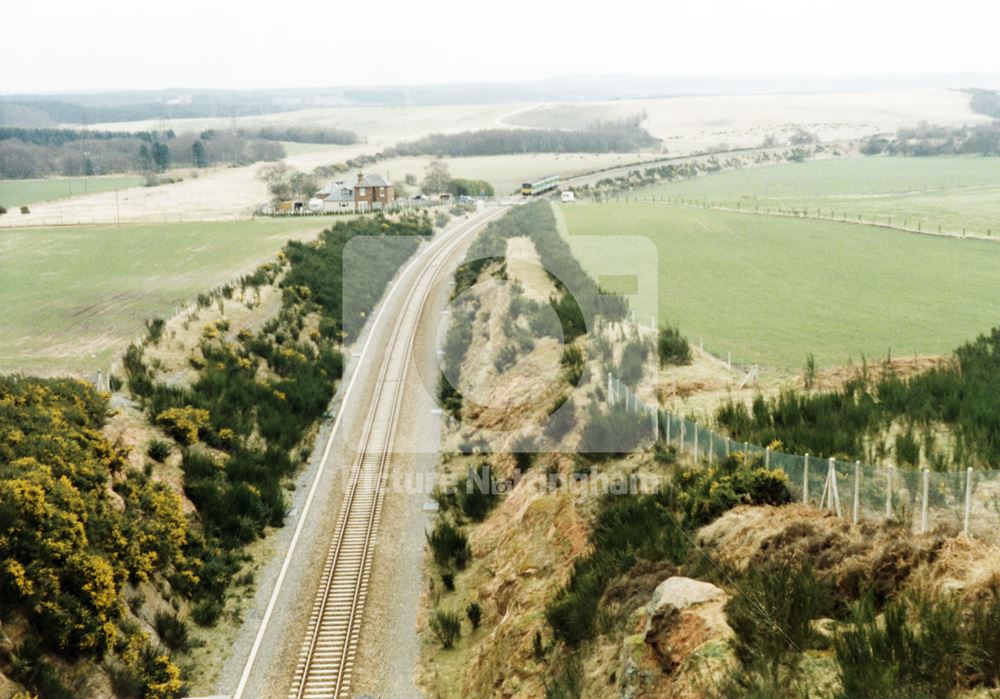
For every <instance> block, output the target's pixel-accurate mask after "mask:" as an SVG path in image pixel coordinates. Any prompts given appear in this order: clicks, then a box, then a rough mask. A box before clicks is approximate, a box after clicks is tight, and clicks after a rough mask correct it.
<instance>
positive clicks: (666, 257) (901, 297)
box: [559, 165, 1000, 369]
mask: <svg viewBox="0 0 1000 699" xmlns="http://www.w3.org/2000/svg"><path fill="white" fill-rule="evenodd" d="M788 167H789V168H792V167H798V166H797V165H796V166H788ZM738 174H740V173H738ZM708 179H709V178H705V181H708ZM559 210H560V211H561V212H562V214H563V216H564V217H565V223H566V228H564V229H563V231H564V233H565V232H566V229H568V232H569V233H571V235H570V236H569V240H570V244H571V247H572V249H573V252H574V254H576V255H577V257H578V258H579V259H580V260H581V262H582V263H583V265H584V267H585V268H586V269H587V270H588V271H589V272H590V273H591V274H593V275H597V274H599V273H600V272H601V270H602V269H606V268H607V265H608V262H607V259H606V258H607V252H606V248H607V241H602V240H600V236H644V237H646V238H648V239H650V240H651V241H652V242H653V243H654V244H655V245H656V247H657V251H658V254H657V260H656V266H657V268H658V279H657V293H656V297H657V298H658V303H656V304H654V302H653V301H652V299H651V298H649V299H648V300H647V299H640V300H639V301H638V302H637V304H636V306H637V307H636V309H635V310H636V314H637V316H638V317H639V318H640V319H644V318H649V317H650V315H651V314H652V313H654V312H658V317H659V318H660V319H661V322H662V320H663V319H667V320H668V321H669V322H671V323H677V324H679V327H680V330H681V332H682V333H684V334H685V335H686V336H687V337H688V338H689V339H690V340H691V341H692V342H698V341H699V339H701V338H703V339H704V344H705V349H707V350H709V351H712V352H713V353H715V354H717V355H719V356H722V357H726V355H727V353H728V352H732V356H733V360H734V361H741V362H746V363H756V364H762V365H765V366H772V367H779V368H782V369H800V368H801V367H802V366H803V364H804V362H805V360H806V356H807V355H808V354H813V355H814V356H815V360H816V362H817V364H819V365H821V366H831V365H839V364H843V363H845V362H846V361H848V360H849V359H853V360H854V361H858V360H860V358H861V357H862V355H864V356H867V357H882V356H885V354H886V353H887V352H889V351H891V352H892V354H893V355H894V356H903V355H913V354H945V353H948V352H950V351H951V350H953V349H954V348H955V347H956V346H958V345H960V344H962V343H963V342H965V341H968V340H971V339H973V338H975V337H976V336H977V335H978V334H979V333H981V332H984V331H986V330H987V329H988V328H990V327H992V326H993V325H995V324H996V319H997V315H996V313H997V306H996V289H997V288H998V285H1000V245H998V244H997V243H993V242H988V241H974V240H958V239H952V238H936V237H932V236H919V235H915V234H912V233H904V232H897V231H891V230H887V229H883V228H875V227H870V226H857V225H847V224H843V223H837V222H831V221H814V220H808V219H791V218H781V217H766V216H749V215H746V214H740V213H736V212H725V211H711V210H704V209H691V208H687V207H681V206H673V205H669V204H663V203H632V204H624V203H621V204H615V203H612V204H589V203H576V204H570V205H563V206H561V207H560V209H559ZM578 236H598V237H597V238H591V239H586V238H582V237H578ZM630 255H631V256H632V257H634V258H635V259H631V260H630V259H629V256H630ZM646 255H647V253H646V252H645V251H638V249H637V248H636V249H635V250H633V248H632V246H626V245H620V246H618V248H617V259H616V260H614V263H615V264H617V265H619V266H621V265H624V266H629V265H630V264H631V265H632V266H633V267H634V269H637V270H639V269H643V267H642V265H644V264H648V261H647V260H646V259H645V256H646ZM654 305H655V306H658V308H654V307H651V306H654Z"/></svg>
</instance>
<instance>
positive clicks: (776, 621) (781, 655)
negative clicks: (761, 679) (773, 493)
mask: <svg viewBox="0 0 1000 699" xmlns="http://www.w3.org/2000/svg"><path fill="white" fill-rule="evenodd" d="M835 613H837V609H836V602H835V598H834V594H833V590H832V588H831V586H830V584H829V582H828V581H826V580H822V579H819V578H817V577H816V576H815V575H814V574H813V572H812V569H811V568H810V567H809V565H808V564H802V563H788V562H784V561H781V562H778V563H773V564H770V565H767V566H763V567H760V566H753V567H751V568H750V569H749V570H748V572H747V574H746V575H745V576H744V577H743V578H741V579H740V580H739V582H738V583H737V584H736V585H735V593H734V595H733V597H732V599H730V600H729V602H728V603H727V604H726V617H727V620H728V621H729V625H730V626H731V627H732V629H733V631H734V632H736V654H737V656H738V657H739V659H740V660H741V661H742V662H743V664H744V665H745V666H749V667H753V668H756V669H758V670H759V671H761V673H762V674H764V675H765V676H770V677H772V678H777V677H778V676H779V673H780V670H781V669H782V666H788V665H790V664H792V663H794V660H795V658H797V656H798V655H799V654H800V653H802V652H804V651H806V650H809V649H812V648H815V647H817V646H819V645H821V641H822V637H821V636H819V635H818V634H817V632H816V631H815V630H814V628H813V626H812V625H811V623H810V622H812V621H813V620H814V619H818V618H821V617H829V616H833V615H834V614H835ZM848 696H852V697H853V696H855V695H854V694H851V693H848Z"/></svg>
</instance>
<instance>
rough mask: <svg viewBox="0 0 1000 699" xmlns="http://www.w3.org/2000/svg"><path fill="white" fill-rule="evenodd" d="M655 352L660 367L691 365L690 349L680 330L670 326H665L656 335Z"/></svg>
mask: <svg viewBox="0 0 1000 699" xmlns="http://www.w3.org/2000/svg"><path fill="white" fill-rule="evenodd" d="M656 352H657V355H658V356H659V358H660V366H667V365H668V364H690V363H691V347H690V345H688V341H687V339H686V338H685V337H684V336H683V335H681V331H680V329H678V328H677V327H675V326H672V325H665V326H664V327H662V328H660V330H659V332H658V333H657V337H656Z"/></svg>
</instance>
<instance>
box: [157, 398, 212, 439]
mask: <svg viewBox="0 0 1000 699" xmlns="http://www.w3.org/2000/svg"><path fill="white" fill-rule="evenodd" d="M210 420H211V416H210V415H209V413H208V411H207V410H204V409H202V408H193V407H191V406H185V407H183V408H168V409H167V410H164V411H163V412H161V413H159V414H158V415H157V416H156V424H157V425H159V426H160V427H162V428H163V431H164V432H166V433H167V434H169V435H170V436H171V437H173V438H174V439H176V440H177V441H178V442H180V443H181V444H194V443H195V442H197V441H198V437H199V435H200V434H201V433H203V431H204V430H205V428H206V427H207V426H208V425H209V422H210Z"/></svg>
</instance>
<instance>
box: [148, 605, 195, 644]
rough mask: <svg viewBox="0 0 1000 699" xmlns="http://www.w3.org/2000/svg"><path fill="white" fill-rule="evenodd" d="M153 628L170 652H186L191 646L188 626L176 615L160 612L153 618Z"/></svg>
mask: <svg viewBox="0 0 1000 699" xmlns="http://www.w3.org/2000/svg"><path fill="white" fill-rule="evenodd" d="M153 628H154V629H156V635H157V636H159V637H160V641H162V642H163V645H165V646H166V647H167V648H169V649H170V650H175V651H180V652H184V651H187V650H188V648H190V646H191V639H190V638H189V637H188V628H187V624H185V623H184V622H183V621H181V620H180V619H179V618H178V617H177V615H176V614H172V613H171V612H166V611H159V612H157V613H156V616H155V617H154V618H153Z"/></svg>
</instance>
